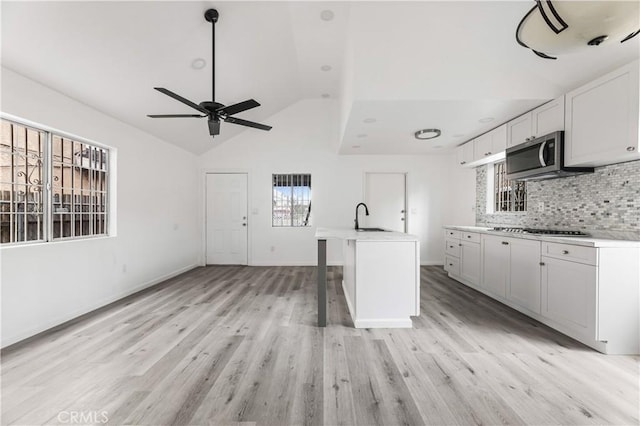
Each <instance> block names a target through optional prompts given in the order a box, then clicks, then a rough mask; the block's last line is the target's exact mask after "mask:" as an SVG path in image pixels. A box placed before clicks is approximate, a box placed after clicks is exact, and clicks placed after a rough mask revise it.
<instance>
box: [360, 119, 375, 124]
mask: <svg viewBox="0 0 640 426" xmlns="http://www.w3.org/2000/svg"><path fill="white" fill-rule="evenodd" d="M362 122H363V123H367V124H369V123H375V122H376V119H375V118H365V119H364V120H362Z"/></svg>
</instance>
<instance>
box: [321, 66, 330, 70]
mask: <svg viewBox="0 0 640 426" xmlns="http://www.w3.org/2000/svg"><path fill="white" fill-rule="evenodd" d="M320 69H321V70H322V71H331V65H323V66H321V67H320Z"/></svg>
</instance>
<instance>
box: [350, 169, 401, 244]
mask: <svg viewBox="0 0 640 426" xmlns="http://www.w3.org/2000/svg"><path fill="white" fill-rule="evenodd" d="M406 181H407V175H406V174H405V173H366V175H365V203H366V204H367V207H369V216H364V215H363V216H361V217H362V218H363V219H364V223H366V224H367V227H370V228H384V229H389V230H391V231H397V232H407V227H406V224H407V201H406V194H407V190H406ZM360 210H361V211H362V209H360Z"/></svg>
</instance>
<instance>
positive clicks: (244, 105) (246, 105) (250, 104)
mask: <svg viewBox="0 0 640 426" xmlns="http://www.w3.org/2000/svg"><path fill="white" fill-rule="evenodd" d="M259 106H260V104H259V103H258V102H257V101H256V100H255V99H249V100H248V101H244V102H239V103H237V104H233V105H228V106H226V107H222V108H220V109H219V110H218V111H219V112H223V113H225V114H227V115H233V114H237V113H239V112H242V111H246V110H248V109H251V108H255V107H259Z"/></svg>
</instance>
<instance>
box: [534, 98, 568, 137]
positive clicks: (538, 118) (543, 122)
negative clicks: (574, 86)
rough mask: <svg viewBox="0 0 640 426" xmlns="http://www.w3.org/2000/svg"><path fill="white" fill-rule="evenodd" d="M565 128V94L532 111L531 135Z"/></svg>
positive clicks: (541, 134) (537, 135)
mask: <svg viewBox="0 0 640 426" xmlns="http://www.w3.org/2000/svg"><path fill="white" fill-rule="evenodd" d="M557 130H564V95H562V96H560V97H559V98H557V99H554V100H552V101H551V102H547V103H546V104H544V105H542V106H539V107H538V108H536V109H534V110H533V111H531V137H532V138H534V139H535V138H537V137H540V136H544V135H548V134H549V133H552V132H555V131H557Z"/></svg>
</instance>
